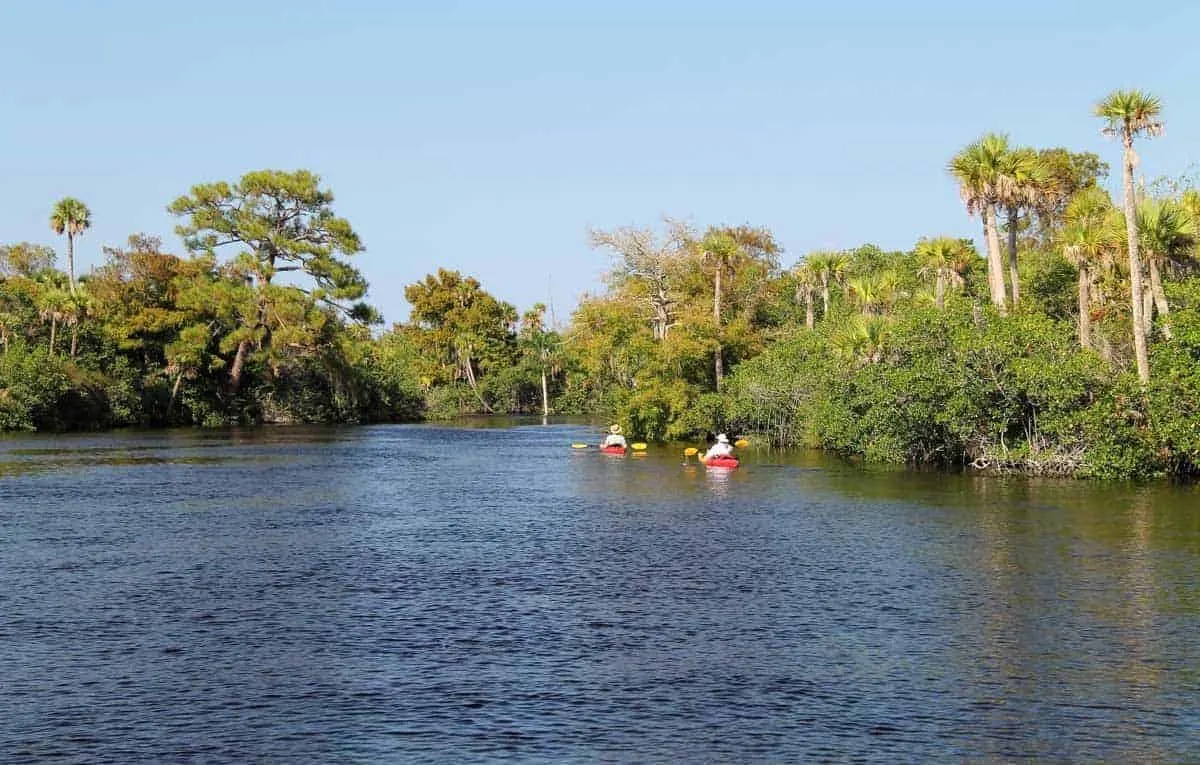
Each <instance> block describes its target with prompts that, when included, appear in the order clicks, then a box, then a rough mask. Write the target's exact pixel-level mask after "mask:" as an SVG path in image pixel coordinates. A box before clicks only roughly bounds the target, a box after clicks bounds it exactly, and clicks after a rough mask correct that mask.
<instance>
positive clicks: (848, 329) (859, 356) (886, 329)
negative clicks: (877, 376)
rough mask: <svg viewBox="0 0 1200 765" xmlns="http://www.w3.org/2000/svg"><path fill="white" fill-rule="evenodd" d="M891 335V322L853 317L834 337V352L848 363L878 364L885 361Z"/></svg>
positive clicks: (877, 317) (874, 318) (878, 318)
mask: <svg viewBox="0 0 1200 765" xmlns="http://www.w3.org/2000/svg"><path fill="white" fill-rule="evenodd" d="M890 335H891V322H890V321H889V320H888V319H885V318H883V317H880V316H852V317H850V318H849V319H848V320H847V321H846V324H845V325H844V326H843V327H842V328H841V329H840V330H839V331H838V332H837V333H836V334H835V335H834V336H833V338H832V339H831V343H832V345H833V349H834V352H835V353H837V354H838V355H839V356H841V357H842V358H844V359H846V360H847V361H853V362H856V363H867V364H878V363H879V362H881V361H883V359H884V354H885V353H886V351H887V343H888V339H889V337H890Z"/></svg>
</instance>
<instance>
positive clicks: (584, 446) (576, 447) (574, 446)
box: [571, 444, 588, 449]
mask: <svg viewBox="0 0 1200 765" xmlns="http://www.w3.org/2000/svg"><path fill="white" fill-rule="evenodd" d="M571 448H572V449H586V448H588V445H587V444H571Z"/></svg>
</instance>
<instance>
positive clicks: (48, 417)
mask: <svg viewBox="0 0 1200 765" xmlns="http://www.w3.org/2000/svg"><path fill="white" fill-rule="evenodd" d="M332 202H333V196H332V194H330V193H329V192H328V191H326V190H322V189H320V188H319V179H318V178H317V177H316V176H314V175H312V174H311V173H308V172H306V171H300V172H296V173H285V172H278V171H263V172H257V173H250V174H248V175H246V176H245V177H244V178H242V179H241V181H239V182H238V183H236V184H233V185H229V184H225V183H216V184H205V185H201V186H197V187H195V188H194V189H192V193H191V194H190V195H188V196H185V197H181V198H180V199H178V200H176V201H175V202H174V203H173V204H172V205H171V208H170V209H171V211H172V212H174V213H175V214H176V215H178V216H180V218H181V223H180V226H179V232H180V234H181V235H183V236H184V237H185V242H186V244H187V245H188V247H189V249H190V250H191V253H190V254H189V255H188V256H187V257H180V256H177V255H174V254H170V253H166V252H163V251H162V246H161V243H160V242H159V241H158V240H157V239H154V238H151V237H146V236H140V235H135V236H132V237H130V240H129V245H128V247H126V248H123V249H116V248H106V250H105V256H106V259H105V263H104V265H103V266H101V267H100V268H98V269H96V270H94V271H93V272H92V273H91V274H90V275H86V276H82V277H80V278H79V280H78V282H77V283H76V281H75V280H74V279H73V276H72V274H70V273H66V274H64V273H61V272H59V271H57V270H55V268H54V264H55V260H56V259H55V253H54V252H53V251H52V250H50V249H49V248H47V247H44V246H39V245H30V244H25V243H21V244H15V245H10V246H5V247H0V429H7V430H14V429H26V430H30V429H72V428H97V427H111V426H119V425H166V424H203V425H221V424H231V423H253V422H264V421H273V422H300V421H303V422H313V421H316V422H359V421H365V420H388V419H414V418H417V417H419V416H420V415H421V410H422V407H423V399H422V397H421V395H420V391H419V388H418V386H417V383H416V381H415V379H413V378H411V377H409V376H408V372H409V369H408V366H407V365H406V364H405V363H404V361H403V354H398V353H397V351H396V349H394V348H393V347H392V346H391V344H389V343H386V342H378V341H376V340H375V339H374V338H372V336H371V333H370V331H369V328H368V327H367V324H368V323H370V322H371V321H372V320H373V319H374V317H375V315H376V314H375V312H374V310H373V309H371V308H370V307H369V306H367V305H365V304H362V303H355V304H350V305H347V301H353V300H357V299H359V298H361V297H362V296H363V294H364V293H365V291H366V286H367V285H366V281H365V279H363V277H362V276H361V275H360V274H359V273H358V272H357V271H356V270H355V269H354V268H353V267H352V266H351V265H350V264H349V263H348V261H346V260H345V258H346V257H348V256H351V255H353V254H355V253H356V252H358V251H360V250H361V249H362V247H361V244H359V242H358V237H357V236H356V235H355V234H354V232H353V230H352V229H351V228H350V224H349V223H348V222H347V221H346V220H345V219H342V218H338V217H337V216H335V215H334V214H333V212H332V208H331V205H332ZM90 215H91V213H90V211H89V210H88V209H87V207H86V206H84V205H83V203H82V202H79V201H78V200H75V199H72V198H66V199H64V200H62V201H60V202H59V203H58V204H57V205H55V208H54V212H53V214H52V216H51V225H52V227H53V228H54V230H55V231H58V232H61V233H65V234H66V235H67V236H68V237H72V238H73V237H76V236H78V235H79V234H81V233H82V232H83V231H85V230H86V229H87V228H88V226H90V221H91V218H90ZM231 246H232V247H237V248H239V249H238V250H237V251H236V252H235V253H233V254H232V257H231V258H229V259H227V260H225V261H222V260H220V259H219V258H220V255H219V254H220V253H221V252H222V251H223V250H225V249H228V248H229V247H231ZM282 271H295V272H296V274H295V276H296V277H297V278H294V279H292V281H291V283H288V284H282V283H279V282H277V281H273V277H274V276H275V275H276V274H277V273H279V272H282ZM301 276H302V277H305V278H306V279H307V281H305V279H302V278H299V277H301Z"/></svg>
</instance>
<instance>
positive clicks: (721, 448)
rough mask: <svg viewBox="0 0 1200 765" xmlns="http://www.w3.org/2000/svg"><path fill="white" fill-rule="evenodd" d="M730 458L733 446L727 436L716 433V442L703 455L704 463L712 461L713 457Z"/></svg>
mask: <svg viewBox="0 0 1200 765" xmlns="http://www.w3.org/2000/svg"><path fill="white" fill-rule="evenodd" d="M732 456H733V444H731V443H729V436H727V435H725V434H724V433H718V434H717V442H716V443H715V444H713V445H712V446H710V447H708V451H707V452H705V453H704V461H705V462H707V461H708V460H710V459H712V458H713V457H732Z"/></svg>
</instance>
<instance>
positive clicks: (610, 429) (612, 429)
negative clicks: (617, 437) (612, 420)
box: [608, 425, 621, 433]
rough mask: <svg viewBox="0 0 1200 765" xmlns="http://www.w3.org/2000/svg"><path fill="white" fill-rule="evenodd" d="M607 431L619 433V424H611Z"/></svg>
mask: <svg viewBox="0 0 1200 765" xmlns="http://www.w3.org/2000/svg"><path fill="white" fill-rule="evenodd" d="M608 432H609V433H620V432H621V426H620V425H613V426H612V427H610V428H609V429H608Z"/></svg>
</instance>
